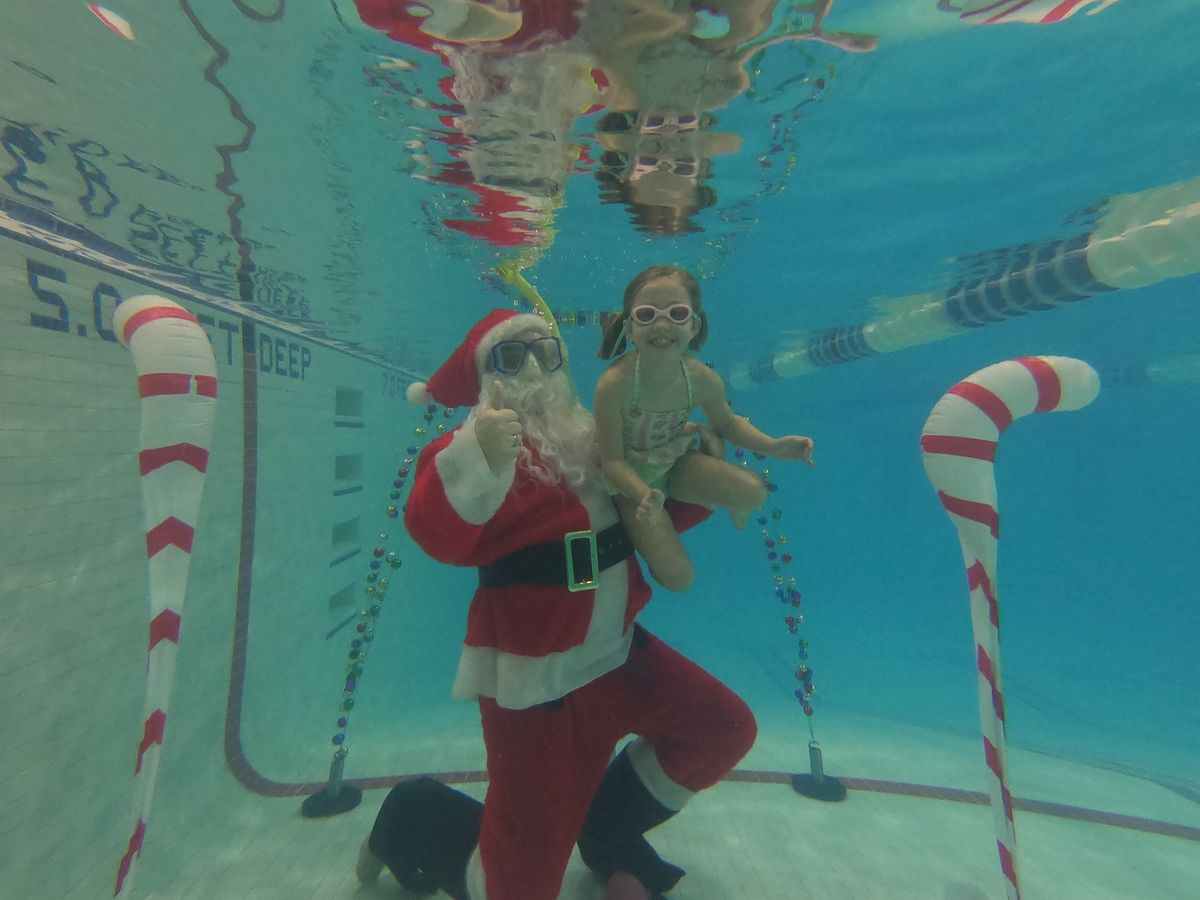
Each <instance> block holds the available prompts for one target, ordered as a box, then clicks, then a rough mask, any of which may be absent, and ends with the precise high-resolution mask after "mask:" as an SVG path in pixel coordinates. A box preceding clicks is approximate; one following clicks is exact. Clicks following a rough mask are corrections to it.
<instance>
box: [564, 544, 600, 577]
mask: <svg viewBox="0 0 1200 900" xmlns="http://www.w3.org/2000/svg"><path fill="white" fill-rule="evenodd" d="M580 540H585V541H587V542H588V553H589V554H590V556H591V560H592V577H591V578H589V579H587V580H586V581H577V580H576V579H575V554H574V553H572V552H571V550H572V547H573V542H574V541H580ZM563 548H564V550H565V551H566V554H567V590H568V591H572V592H574V591H589V590H591V589H593V588H594V587H595V586H596V583H597V581H598V580H599V578H600V556H599V554H597V552H596V532H594V531H592V530H590V529H589V530H588V531H569V532H567V533H566V534H565V535H564V536H563Z"/></svg>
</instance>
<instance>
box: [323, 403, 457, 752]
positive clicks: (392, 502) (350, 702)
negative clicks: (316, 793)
mask: <svg viewBox="0 0 1200 900" xmlns="http://www.w3.org/2000/svg"><path fill="white" fill-rule="evenodd" d="M438 408H439V407H438V406H437V405H436V404H432V403H431V404H429V406H427V407H425V412H424V413H423V414H422V418H423V419H424V420H425V423H426V424H425V425H418V426H417V427H416V428H414V429H413V437H414V438H416V440H415V441H414V443H412V444H410V445H409V446H408V447H407V448H406V449H405V451H404V459H403V461H402V463H401V466H400V468H399V469H397V470H396V478H395V480H393V481H392V488H391V490H390V491H389V493H388V503H387V506H386V509H385V513H386V515H387V517H388V518H389V519H393V520H394V519H398V518H399V517H400V510H401V506H400V502H399V501H400V498H401V497H402V496H403V491H404V487H405V485H406V484H407V483H408V475H409V472H410V470H411V467H412V465H413V463H414V462H415V461H416V457H417V454H418V453H419V452H420V450H421V447H420V446H419V444H420V443H421V442H422V439H423V438H425V436H426V435H427V434H428V433H429V431H430V430H431V429H430V427H429V426H430V425H431V424H432V422H433V420H434V416H435V415H436V414H437V411H438ZM442 415H443V417H444V418H447V419H448V418H450V417H451V416H453V415H454V410H453V409H452V408H449V407H446V408H442ZM432 430H433V431H434V432H435V433H436V434H437V435H442V434H445V432H446V424H445V423H443V422H439V423H438V424H437V425H436V426H433V428H432ZM387 541H388V534H387V532H382V531H381V532H380V533H379V535H378V543H377V544H376V546H375V548H374V550H373V551H372V559H371V562H370V563H369V566H368V572H367V576H366V587H364V588H363V596H364V598H366V602H367V603H368V604H369V605H366V606H364V607H363V608H362V609H360V610H359V612H358V624H357V625H355V627H354V630H355V632H356V633H357V637H355V638H354V639H353V640H352V641H351V642H350V654H349V661H348V663H347V665H346V680H345V684H344V685H343V688H342V700H341V704H340V708H339V713H340V714H339V716H338V719H337V731H336V732H335V733H334V735H333V738H332V743H333V745H334V746H335V747H337V751H336V752H335V753H334V761H335V763H338V762H341V761H342V760H344V759H345V758H346V756H347V754H349V752H350V751H349V749H347V747H346V746H345V743H346V731H347V728H348V727H349V725H350V713H351V711H352V710H353V709H354V695H355V693H356V692H357V691H358V682H359V679H360V678H361V677H362V674H363V671H364V669H365V667H366V661H367V655H368V651H369V650H370V648H371V644H372V643H373V642H374V640H375V628H376V626H377V625H378V623H379V616H380V614H381V613H382V612H383V602H384V600H385V599H386V596H387V590H388V578H387V570H385V569H384V566H387V567H388V569H391V570H392V571H395V570H397V569H399V568H400V566H401V560H400V556H399V554H397V553H396V551H395V550H388V549H387ZM381 570H383V571H382V572H381Z"/></svg>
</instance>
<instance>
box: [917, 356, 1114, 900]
mask: <svg viewBox="0 0 1200 900" xmlns="http://www.w3.org/2000/svg"><path fill="white" fill-rule="evenodd" d="M1099 391H1100V378H1099V376H1098V375H1097V374H1096V371H1095V369H1093V368H1092V367H1091V366H1089V365H1088V364H1087V363H1085V362H1082V361H1080V360H1078V359H1068V358H1066V357H1062V356H1031V357H1022V358H1020V359H1010V360H1008V361H1007V362H1002V363H996V364H995V365H994V366H988V367H987V368H986V369H980V370H979V371H978V372H976V373H975V374H974V375H971V376H970V377H969V378H967V379H965V380H964V381H960V382H959V383H958V384H956V385H955V386H954V387H952V388H950V390H949V391H947V392H946V393H945V395H944V396H943V397H942V399H940V400H939V401H938V402H937V404H936V405H935V406H934V407H933V410H932V411H931V412H930V414H929V418H928V419H926V420H925V427H924V429H923V431H922V433H921V453H922V456H923V457H924V461H925V472H926V474H927V475H928V476H929V481H930V483H931V484H932V485H933V487H934V489H935V490H936V491H937V495H938V500H940V501H941V504H942V506H943V507H945V509H946V512H947V513H949V514H950V519H951V521H952V522H953V523H954V527H955V528H957V529H958V537H959V541H960V543H961V544H962V553H963V560H964V562H965V563H966V567H967V586H968V588H969V590H970V595H971V628H972V630H973V631H974V633H975V656H976V663H977V666H978V669H979V720H980V726H981V729H982V732H983V749H984V756H985V757H986V759H987V766H988V769H989V771H990V772H991V778H990V779H989V781H990V784H989V788H990V792H991V798H992V817H993V820H994V823H995V827H996V843H997V849H998V850H999V853H1000V868H1001V870H1003V872H1004V877H1005V879H1007V884H1006V886H1005V887H1006V889H1007V891H1008V897H1009V900H1020V896H1021V889H1020V885H1019V883H1018V881H1017V858H1016V840H1017V836H1016V828H1015V826H1014V824H1013V812H1012V795H1011V794H1010V793H1009V790H1008V778H1007V774H1006V767H1005V742H1004V693H1003V691H1002V689H1001V681H1000V605H999V595H998V593H997V588H996V540H997V538H998V537H999V532H1000V516H999V512H998V511H997V506H996V478H995V473H994V471H993V465H992V464H993V461H994V459H995V456H996V444H997V442H998V440H999V438H1000V435H1001V433H1002V432H1003V431H1004V429H1005V428H1007V427H1008V426H1009V425H1011V424H1012V423H1013V422H1014V421H1016V420H1017V419H1019V418H1021V417H1022V416H1027V415H1029V414H1030V413H1035V412H1039V413H1040V412H1062V411H1068V410H1075V409H1082V408H1083V407H1085V406H1087V405H1088V404H1089V403H1091V402H1092V401H1093V400H1095V399H1096V395H1097V394H1098V393H1099Z"/></svg>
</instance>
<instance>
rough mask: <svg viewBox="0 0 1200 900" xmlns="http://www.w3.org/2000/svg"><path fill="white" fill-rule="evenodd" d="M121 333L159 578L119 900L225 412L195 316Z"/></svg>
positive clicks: (131, 304) (152, 777)
mask: <svg viewBox="0 0 1200 900" xmlns="http://www.w3.org/2000/svg"><path fill="white" fill-rule="evenodd" d="M113 328H114V330H115V331H116V333H117V336H118V337H119V338H120V340H121V343H123V344H124V345H125V346H126V347H128V348H129V350H130V352H132V353H133V362H134V365H135V366H136V367H137V372H138V393H139V394H140V395H141V398H142V429H141V448H142V449H141V452H140V453H139V454H138V459H139V462H140V464H141V473H142V505H143V508H144V513H145V523H146V557H147V560H148V564H149V573H150V639H149V648H148V651H147V653H148V656H147V662H146V705H145V717H144V724H143V726H142V739H141V742H140V744H139V746H138V753H137V767H136V769H135V772H136V776H135V781H134V802H133V818H134V822H135V825H134V828H133V834H132V835H131V836H130V838H129V847H128V849H127V850H126V851H125V855H124V856H123V857H122V858H121V863H120V866H119V867H118V870H117V883H116V887H115V888H114V890H113V895H114V896H116V895H118V894H120V893H121V891H122V890H124V889H125V888H128V887H130V886H131V885H132V882H133V879H132V877H130V876H131V873H132V870H133V868H134V865H135V862H136V860H137V858H138V857H139V856H140V855H141V850H142V842H143V840H144V839H145V835H146V823H147V821H148V820H149V817H150V806H151V803H152V802H153V799H154V786H155V782H156V780H157V778H158V763H159V757H160V754H161V752H162V741H163V732H164V729H165V727H166V722H167V703H168V701H169V699H170V696H171V685H172V683H173V681H174V678H175V650H176V647H177V646H178V643H179V624H180V617H181V615H182V613H183V601H184V596H185V594H186V591H187V579H188V567H189V565H190V563H191V559H192V556H191V554H192V538H193V535H194V533H195V523H196V519H197V516H198V515H199V512H200V497H201V494H202V493H203V491H204V476H205V473H206V472H207V471H208V447H209V441H210V439H211V438H212V429H213V416H214V414H215V412H216V406H217V364H216V361H215V360H214V359H213V352H212V347H211V345H210V344H209V342H208V337H207V336H206V335H205V333H204V330H203V329H202V328H201V327H200V325H199V323H198V322H197V321H196V319H195V317H193V316H192V314H191V313H189V312H188V311H187V310H186V309H184V308H183V307H182V306H180V305H179V304H178V303H173V302H172V301H170V300H167V299H165V298H163V297H154V296H142V297H132V298H130V299H129V300H126V301H124V302H123V303H121V304H120V305H119V306H117V310H116V312H115V313H114V314H113Z"/></svg>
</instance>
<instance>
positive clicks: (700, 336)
mask: <svg viewBox="0 0 1200 900" xmlns="http://www.w3.org/2000/svg"><path fill="white" fill-rule="evenodd" d="M707 337H708V322H707V321H706V320H705V319H704V314H703V312H702V311H701V309H700V286H699V285H698V284H697V283H696V279H695V278H693V277H692V275H691V273H689V272H687V271H685V270H683V269H679V268H676V267H675V266H652V267H650V268H649V269H646V270H645V271H644V272H642V273H641V274H639V275H638V276H637V277H636V278H634V279H633V281H631V282H630V283H629V286H628V287H626V288H625V302H624V308H623V309H622V311H621V313H620V314H619V315H616V316H613V317H612V318H611V319H609V320H608V322H607V323H606V324H605V326H604V337H603V340H602V341H601V344H600V354H599V355H600V358H601V359H611V358H612V356H613V355H614V354H616V353H620V352H621V351H623V350H625V349H627V348H628V347H629V346H630V345H632V346H633V348H634V349H633V352H632V353H626V354H625V355H624V356H622V357H621V358H620V359H618V360H617V361H616V362H615V363H613V365H612V366H610V367H609V369H608V370H607V371H606V372H605V373H604V374H603V375H602V376H601V377H600V380H599V382H598V383H597V385H596V396H595V402H594V404H593V406H594V413H595V418H596V439H597V443H598V444H599V448H600V462H601V464H602V465H603V467H604V475H605V477H606V478H607V479H608V484H609V491H610V492H611V493H613V494H614V495H616V500H617V506H618V508H619V509H620V512H621V519H622V521H623V522H624V523H625V527H626V529H627V530H628V532H629V536H630V538H631V539H632V541H633V543H634V546H636V547H637V549H638V551H639V552H640V553H641V554H642V558H643V559H645V561H646V564H647V566H649V568H650V573H651V575H653V576H654V579H655V581H657V582H658V583H659V584H661V585H662V586H663V587H665V588H667V589H668V590H673V591H682V590H686V589H687V588H688V587H689V586H690V585H691V583H692V562H691V560H690V559H689V558H688V556H687V553H686V552H685V551H684V549H683V544H682V543H681V542H680V540H679V535H678V534H677V533H676V532H675V529H674V527H673V526H672V524H671V520H670V518H669V517H668V516H666V515H664V514H663V503H664V501H665V500H666V498H667V497H673V498H675V499H677V500H682V501H685V502H688V503H699V504H702V505H705V506H711V507H716V506H721V507H724V508H725V509H727V510H728V511H729V513H730V515H731V516H733V519H734V522H735V523H737V525H738V527H739V528H740V527H742V526H743V525H745V522H746V519H747V518H748V517H749V515H750V513H751V512H753V511H754V510H756V509H758V508H759V507H760V506H762V505H763V503H764V502H765V501H766V497H767V491H766V487H765V486H764V485H763V483H762V480H761V479H760V478H759V477H758V476H757V475H756V474H754V473H753V472H750V471H748V470H746V469H743V468H740V467H738V466H734V465H731V464H730V463H727V462H725V461H724V460H722V459H718V458H716V457H713V456H707V455H705V454H702V453H699V452H697V451H696V450H694V449H693V444H694V443H695V432H696V428H697V426H696V425H695V424H694V423H692V422H690V421H689V419H690V417H691V413H692V410H693V409H694V408H696V407H699V408H700V409H702V410H703V411H704V415H705V417H706V418H707V419H708V424H709V425H710V426H711V428H712V430H713V431H715V432H716V433H717V434H718V435H719V436H720V437H722V438H724V439H725V440H727V441H729V442H730V443H732V444H734V445H736V446H738V447H742V448H744V449H746V450H751V451H754V452H756V453H763V454H766V455H767V456H773V457H775V458H776V459H799V460H802V461H804V462H806V463H808V464H809V465H811V464H812V450H813V442H812V440H811V439H810V438H807V437H801V436H799V435H791V436H789V437H782V438H773V437H770V436H769V435H766V434H763V433H762V432H761V431H759V430H758V429H757V428H755V427H754V426H753V425H751V424H750V423H749V422H748V421H746V420H745V419H744V418H742V417H741V416H737V415H734V413H733V411H732V410H731V409H730V408H729V402H728V401H727V400H726V399H725V384H724V382H722V381H721V378H720V376H719V375H717V373H716V372H714V371H713V370H712V369H710V368H709V367H708V366H706V365H704V364H703V363H702V362H700V361H699V360H698V359H696V358H695V357H694V356H692V355H691V354H690V353H688V350H689V349H691V350H698V349H700V347H701V345H702V344H703V343H704V341H705V339H706V338H707Z"/></svg>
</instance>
